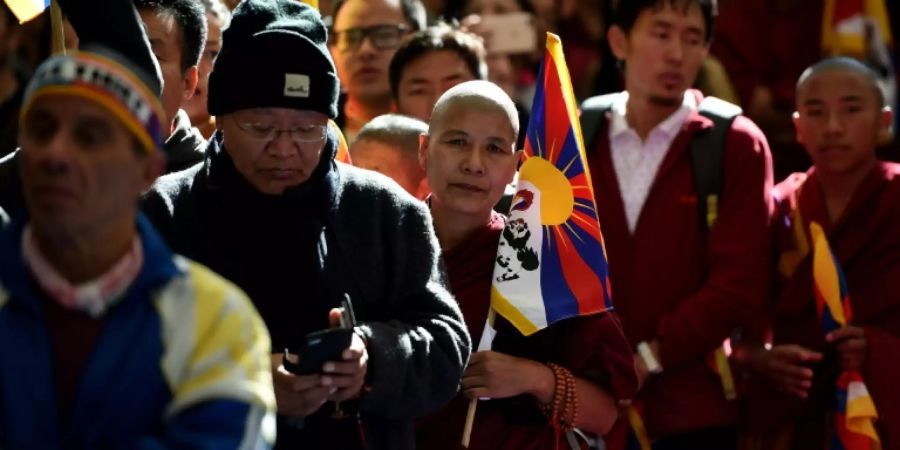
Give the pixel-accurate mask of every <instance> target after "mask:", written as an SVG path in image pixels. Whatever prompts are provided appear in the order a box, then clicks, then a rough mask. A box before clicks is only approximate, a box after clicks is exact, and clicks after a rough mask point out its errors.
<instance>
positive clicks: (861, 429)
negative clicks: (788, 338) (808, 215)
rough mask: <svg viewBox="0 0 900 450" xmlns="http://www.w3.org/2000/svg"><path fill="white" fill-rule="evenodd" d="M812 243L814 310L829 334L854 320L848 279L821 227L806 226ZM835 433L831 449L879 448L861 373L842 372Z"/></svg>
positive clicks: (872, 407)
mask: <svg viewBox="0 0 900 450" xmlns="http://www.w3.org/2000/svg"><path fill="white" fill-rule="evenodd" d="M809 231H810V236H811V238H812V242H813V284H814V285H815V293H816V311H817V312H818V315H819V320H820V322H821V326H822V331H823V332H825V333H829V332H831V331H834V330H836V329H838V328H841V327H845V326H847V324H848V323H850V321H851V320H853V313H852V310H851V307H850V297H849V296H848V294H847V292H848V291H847V282H846V280H845V279H844V272H843V270H842V269H841V266H840V262H839V261H838V260H837V258H836V257H835V255H834V253H832V251H831V248H830V247H829V245H828V240H827V238H826V237H825V232H824V231H823V230H822V227H821V226H820V225H819V224H818V223H815V222H812V223H811V224H810V225H809ZM835 419H836V420H835V426H836V427H837V432H836V433H835V434H834V436H833V438H832V441H831V443H830V449H831V450H878V449H880V448H881V441H880V440H879V438H878V433H877V432H876V431H875V421H876V420H877V419H878V413H877V411H876V410H875V403H874V402H873V401H872V397H871V396H870V395H869V391H868V390H867V389H866V385H865V383H864V381H863V377H862V375H861V374H860V373H859V372H857V371H844V372H843V373H841V376H840V378H838V382H837V413H836V418H835Z"/></svg>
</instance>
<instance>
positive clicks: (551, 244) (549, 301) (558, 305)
mask: <svg viewBox="0 0 900 450" xmlns="http://www.w3.org/2000/svg"><path fill="white" fill-rule="evenodd" d="M551 233H553V231H550V232H549V233H545V234H544V243H543V248H542V251H541V297H542V300H543V302H544V310H545V311H546V312H547V325H550V324H552V323H554V322H556V321H557V320H562V319H565V318H567V317H572V316H576V315H578V312H579V311H578V302H577V301H576V299H575V294H573V293H572V290H571V289H569V284H568V283H567V282H566V278H565V276H563V273H562V266H561V265H560V261H559V253H558V252H557V251H556V248H557V247H558V246H559V245H560V243H559V241H558V240H557V239H556V237H555V236H553V235H552V234H551Z"/></svg>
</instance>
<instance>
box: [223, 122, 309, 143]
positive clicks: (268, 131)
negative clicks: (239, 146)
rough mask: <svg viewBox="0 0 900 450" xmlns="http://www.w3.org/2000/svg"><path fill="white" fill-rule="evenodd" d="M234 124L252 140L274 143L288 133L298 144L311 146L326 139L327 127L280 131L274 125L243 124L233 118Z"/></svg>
mask: <svg viewBox="0 0 900 450" xmlns="http://www.w3.org/2000/svg"><path fill="white" fill-rule="evenodd" d="M232 120H234V124H235V125H237V127H238V128H240V129H241V130H243V131H244V132H245V133H247V135H248V136H250V138H252V139H255V140H258V141H266V142H270V141H274V140H275V139H276V138H278V136H279V135H280V134H281V133H288V134H289V135H290V137H291V140H293V141H294V142H295V143H297V144H309V143H312V142H319V141H321V140H323V139H325V130H326V128H327V125H306V126H300V127H295V128H288V129H280V128H275V126H274V125H272V124H268V123H259V122H242V121H240V120H238V119H237V118H236V117H232Z"/></svg>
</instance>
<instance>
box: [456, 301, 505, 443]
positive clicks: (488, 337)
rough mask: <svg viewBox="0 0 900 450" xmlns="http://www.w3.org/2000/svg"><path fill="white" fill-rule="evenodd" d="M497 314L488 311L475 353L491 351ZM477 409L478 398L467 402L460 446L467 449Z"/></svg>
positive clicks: (492, 309) (495, 332)
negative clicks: (467, 406) (467, 407)
mask: <svg viewBox="0 0 900 450" xmlns="http://www.w3.org/2000/svg"><path fill="white" fill-rule="evenodd" d="M496 314H497V312H496V311H494V308H491V309H489V310H488V315H487V320H485V321H484V331H482V332H481V341H480V342H479V343H478V347H477V348H476V350H475V351H476V352H484V351H488V350H490V349H491V347H492V346H493V344H494V335H496V334H497V331H496V330H495V329H494V318H495V316H496ZM476 409H478V397H475V398H473V399H471V400H469V412H468V413H466V425H465V426H464V427H463V436H462V446H463V447H465V448H469V441H470V440H471V438H472V425H473V424H474V423H475V410H476Z"/></svg>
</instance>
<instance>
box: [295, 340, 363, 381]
mask: <svg viewBox="0 0 900 450" xmlns="http://www.w3.org/2000/svg"><path fill="white" fill-rule="evenodd" d="M351 342H353V330H352V329H347V328H329V329H327V330H321V331H315V332H312V333H309V334H307V335H306V343H305V345H304V346H303V348H301V349H300V353H299V355H298V358H299V359H298V362H297V364H294V363H292V362H290V361H288V360H287V359H285V360H284V362H283V364H284V368H285V369H287V371H288V372H291V373H293V374H295V375H312V374H314V373H319V372H321V371H322V365H323V364H325V363H326V362H328V361H340V360H341V359H342V358H341V353H343V352H344V350H346V349H347V348H348V347H350V343H351Z"/></svg>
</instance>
